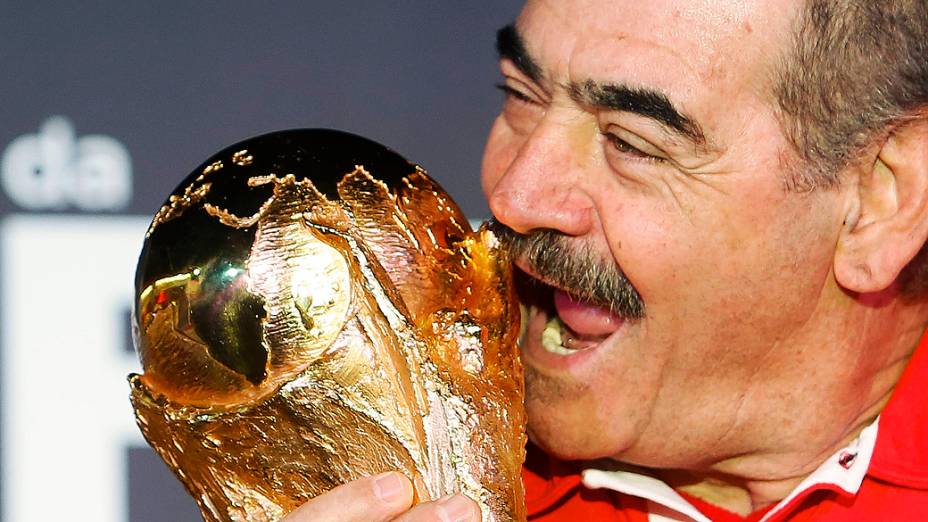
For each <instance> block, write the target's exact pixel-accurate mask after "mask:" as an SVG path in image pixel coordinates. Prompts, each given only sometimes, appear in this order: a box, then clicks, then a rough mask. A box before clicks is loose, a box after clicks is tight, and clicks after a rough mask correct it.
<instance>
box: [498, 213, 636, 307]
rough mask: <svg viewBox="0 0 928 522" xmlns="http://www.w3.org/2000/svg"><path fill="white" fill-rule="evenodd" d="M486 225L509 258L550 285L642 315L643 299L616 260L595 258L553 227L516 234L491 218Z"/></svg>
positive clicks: (577, 295)
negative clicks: (611, 261)
mask: <svg viewBox="0 0 928 522" xmlns="http://www.w3.org/2000/svg"><path fill="white" fill-rule="evenodd" d="M486 226H487V228H488V229H490V231H492V232H493V234H494V235H496V237H497V239H499V241H500V243H502V245H503V247H504V250H506V251H508V253H509V255H510V257H511V259H520V260H522V261H523V262H525V263H527V264H528V265H529V266H530V267H531V269H532V271H533V272H535V273H536V274H538V275H539V276H540V277H541V278H543V279H544V280H545V281H547V282H548V283H550V284H551V285H553V286H556V287H558V288H560V289H561V290H563V291H565V292H567V293H568V294H570V295H571V296H573V297H574V298H577V299H580V300H582V301H586V302H589V303H592V304H595V305H597V306H601V307H604V308H607V309H609V311H611V312H612V313H614V314H616V315H618V316H620V317H623V318H626V319H641V318H642V317H644V314H645V306H644V300H642V299H641V294H639V293H638V290H637V289H636V288H635V286H634V285H632V283H631V281H629V280H628V277H627V276H626V275H625V273H624V272H623V271H622V269H621V267H619V265H618V264H617V263H608V262H603V261H601V260H599V256H597V255H595V254H594V253H593V252H592V251H591V250H590V249H589V248H588V247H585V246H583V247H576V246H572V245H571V244H570V242H569V240H568V238H567V236H565V235H564V234H561V233H560V232H557V231H555V230H551V229H539V230H535V231H532V232H531V233H528V234H520V233H518V232H516V231H515V230H512V229H511V228H509V227H507V226H506V225H504V224H502V223H500V222H499V221H497V220H496V219H495V218H493V219H490V221H488V222H487V225H486Z"/></svg>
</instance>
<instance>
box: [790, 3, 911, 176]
mask: <svg viewBox="0 0 928 522" xmlns="http://www.w3.org/2000/svg"><path fill="white" fill-rule="evenodd" d="M795 27H796V29H795V31H794V34H793V37H794V42H793V44H792V45H791V46H790V50H789V51H788V52H787V54H786V56H785V57H784V60H783V63H782V64H781V65H780V67H778V68H777V74H776V77H775V78H774V95H775V97H776V100H777V102H778V104H779V110H780V111H781V123H782V125H783V127H784V131H785V133H786V135H787V137H788V139H789V140H790V141H791V142H792V144H793V146H794V147H795V150H796V152H797V154H798V156H799V157H800V158H801V159H802V160H803V161H802V162H801V165H799V166H797V168H795V169H791V171H792V172H791V179H790V180H788V183H789V185H790V187H791V188H795V189H800V190H811V189H814V188H817V187H833V186H836V185H837V184H838V172H839V171H840V170H841V169H842V168H843V167H845V166H847V165H848V164H849V163H850V162H852V161H854V160H855V159H857V154H858V153H859V152H860V151H861V150H862V149H863V148H864V147H865V146H866V145H868V144H870V143H871V142H872V141H873V140H874V139H876V138H878V137H880V136H882V135H885V133H886V132H887V131H888V130H889V129H890V128H891V127H892V125H893V124H895V123H898V122H899V121H900V120H901V119H903V118H905V117H906V116H907V115H910V114H912V113H913V112H914V111H916V110H918V109H919V108H921V107H922V106H924V105H928V2H926V1H925V0H888V1H874V0H806V5H805V6H804V9H802V12H801V13H800V14H799V16H798V18H797V20H796V26H795Z"/></svg>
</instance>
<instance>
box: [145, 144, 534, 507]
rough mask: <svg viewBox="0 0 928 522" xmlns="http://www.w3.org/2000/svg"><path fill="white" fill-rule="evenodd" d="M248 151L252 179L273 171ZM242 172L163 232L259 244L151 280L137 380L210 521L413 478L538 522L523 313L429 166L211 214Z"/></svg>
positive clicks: (307, 188)
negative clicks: (531, 510) (527, 460)
mask: <svg viewBox="0 0 928 522" xmlns="http://www.w3.org/2000/svg"><path fill="white" fill-rule="evenodd" d="M239 151H240V152H236V153H235V154H236V156H235V157H230V159H231V162H232V163H234V164H235V165H237V166H238V167H242V168H248V167H250V166H251V165H252V159H255V161H256V162H257V160H259V159H260V157H259V155H260V152H258V151H255V150H252V149H249V150H247V151H246V150H244V149H239ZM245 157H247V158H248V160H247V161H245V160H244V158H245ZM219 161H220V160H217V162H216V163H214V164H219V165H221V163H219ZM235 165H233V166H235ZM368 170H370V172H368ZM223 172H224V171H216V170H215V169H212V171H211V172H208V173H207V172H204V173H203V175H201V176H199V177H197V178H195V179H194V180H193V181H192V182H191V184H190V186H188V187H185V188H184V189H183V190H182V191H181V192H180V193H181V194H182V197H181V198H179V199H172V200H169V202H168V204H167V205H166V207H165V208H166V209H167V210H165V209H162V211H160V212H159V213H158V215H157V216H156V218H155V222H154V223H153V224H152V230H151V231H150V232H158V230H159V227H161V226H162V224H163V223H166V222H168V221H170V220H178V221H179V222H180V221H182V220H183V219H185V216H186V215H187V214H188V213H193V212H200V213H202V216H208V217H209V219H211V220H215V221H216V222H218V223H220V224H221V225H222V226H223V227H228V228H229V229H230V230H240V231H251V232H252V233H253V240H252V241H251V242H250V245H249V246H247V251H242V252H233V253H232V254H229V253H228V251H227V252H226V253H225V254H223V255H216V256H213V255H210V253H209V252H199V251H197V250H196V249H198V248H203V247H202V246H201V245H197V244H189V243H184V242H178V247H177V248H178V249H184V248H188V249H194V250H193V253H192V254H191V255H190V256H189V257H190V258H191V259H197V260H198V261H197V262H196V263H194V264H192V265H190V266H184V267H183V269H182V270H177V271H176V272H177V273H169V274H161V275H159V276H158V277H157V278H155V279H153V280H151V281H143V282H142V283H143V284H142V286H141V287H140V292H139V296H138V302H137V307H136V314H137V327H138V336H137V337H138V338H137V343H138V349H139V353H140V356H141V359H142V363H143V367H144V375H134V376H131V377H130V384H131V388H132V403H133V406H134V407H135V409H136V415H137V420H138V423H139V426H140V427H141V429H142V431H143V434H144V435H145V438H146V439H147V440H148V441H149V442H150V443H151V444H152V446H153V447H154V448H155V449H156V451H157V452H158V453H159V454H160V455H161V457H162V458H163V459H164V460H165V462H167V463H168V465H169V466H170V467H171V468H172V469H173V470H174V471H175V473H176V474H177V475H178V477H179V478H180V479H181V480H182V481H183V483H184V485H185V486H186V487H187V489H188V491H190V493H191V494H192V495H193V496H194V497H195V498H196V500H197V502H198V504H199V506H200V508H201V510H202V512H203V515H204V517H205V518H206V519H207V520H277V519H279V518H281V517H282V516H283V515H285V514H286V513H287V512H289V511H290V510H292V509H293V508H295V507H297V506H298V505H300V504H301V503H303V502H305V501H306V500H308V499H310V498H312V497H314V496H316V495H318V494H319V493H322V492H324V491H326V490H328V489H331V488H332V487H334V486H336V485H338V484H341V483H344V482H346V481H348V480H352V479H354V478H358V477H361V476H364V475H370V474H375V473H379V472H381V471H385V470H390V469H399V470H402V471H404V472H405V473H406V474H407V475H408V476H410V477H411V478H412V479H413V482H414V484H415V488H416V495H417V499H418V500H419V501H423V500H431V499H437V498H440V497H442V496H445V495H447V494H449V493H453V492H463V493H465V494H467V495H468V496H470V497H471V498H473V499H475V500H477V501H478V503H480V504H481V507H482V510H483V513H484V520H486V521H490V520H524V518H525V515H524V506H523V497H522V490H521V480H520V468H521V463H522V459H523V451H524V450H523V448H524V442H525V438H524V432H523V424H524V414H523V410H522V370H521V366H520V363H519V361H518V356H517V352H516V351H515V342H516V335H517V333H518V328H519V315H518V313H519V312H518V307H517V305H516V303H515V300H514V297H513V295H512V290H511V281H510V274H509V271H508V262H507V260H506V259H505V256H504V255H503V253H502V252H501V251H499V249H498V248H497V245H496V242H495V239H494V237H493V236H492V234H491V233H490V232H489V231H486V230H481V231H479V232H473V231H471V230H470V227H469V225H468V224H467V221H466V220H465V219H464V217H463V215H462V214H461V213H460V211H459V210H458V209H457V207H456V206H455V205H454V203H453V202H452V201H451V200H450V198H449V197H448V196H447V194H445V193H444V191H443V190H442V189H441V188H440V187H438V186H437V185H436V184H435V183H434V182H432V181H431V180H430V179H429V178H428V177H427V176H426V175H425V173H424V172H423V171H421V170H418V169H416V170H411V171H410V173H409V175H408V176H406V177H405V178H403V179H402V182H401V183H398V184H395V185H394V186H388V185H387V184H386V183H384V182H382V181H380V180H378V179H377V177H376V174H377V171H376V165H366V166H357V167H356V168H355V169H354V170H353V171H351V172H348V173H347V174H344V175H343V177H342V179H341V181H340V182H339V183H338V184H337V196H338V197H337V198H336V197H332V196H331V195H329V196H326V195H324V194H323V193H321V192H320V191H319V190H317V188H316V186H315V185H314V183H313V182H312V181H311V180H310V179H309V178H306V177H303V178H298V177H297V176H294V175H292V174H287V175H279V174H276V173H272V172H260V171H259V172H254V173H253V174H254V175H253V176H250V177H249V178H248V183H247V187H241V188H240V189H241V190H242V191H247V190H249V189H257V188H261V187H264V188H268V187H270V188H271V189H272V190H271V191H270V192H269V194H270V195H269V196H268V197H267V198H266V199H265V200H264V201H259V202H256V204H255V205H254V207H255V208H257V209H258V210H257V212H256V213H255V214H253V215H246V216H238V215H236V214H235V212H234V211H231V210H228V209H227V208H224V207H223V206H222V205H223V201H225V200H223V199H222V198H219V199H217V200H216V201H215V202H208V201H207V200H208V199H209V197H210V194H209V192H210V190H211V188H210V185H209V183H207V182H205V181H204V179H203V178H204V176H206V175H207V174H208V175H209V176H221V175H223ZM326 175H334V174H333V173H327V174H326ZM224 190H228V189H224ZM236 190H238V189H236ZM265 194H266V193H265ZM184 198H186V199H184ZM180 199H184V200H183V201H181V202H180V203H178V201H180ZM226 199H228V198H226ZM182 224H183V223H175V224H174V226H175V227H181V225H182ZM177 229H178V230H181V229H182V227H181V228H177ZM171 230H174V229H171ZM249 237H251V236H249ZM169 239H170V238H169ZM154 240H158V241H163V240H164V239H163V238H161V237H159V236H158V234H157V233H156V234H152V233H150V234H149V241H154ZM145 262H146V258H145V257H144V255H143V260H142V263H143V264H144V263H145ZM140 273H145V272H144V271H143V270H142V267H140Z"/></svg>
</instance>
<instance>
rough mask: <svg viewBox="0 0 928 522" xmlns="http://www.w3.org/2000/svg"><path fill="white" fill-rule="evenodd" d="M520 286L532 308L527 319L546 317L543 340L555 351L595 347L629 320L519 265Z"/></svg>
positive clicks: (522, 298)
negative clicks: (576, 295) (549, 282)
mask: <svg viewBox="0 0 928 522" xmlns="http://www.w3.org/2000/svg"><path fill="white" fill-rule="evenodd" d="M516 289H517V291H518V293H519V299H520V301H521V302H522V303H523V304H524V305H526V306H527V307H528V309H529V311H530V312H529V313H530V314H531V316H530V317H529V318H528V319H527V320H528V321H540V320H543V321H545V324H544V327H543V329H542V331H541V339H540V344H541V347H542V348H543V349H544V350H545V351H546V352H548V353H551V354H556V355H562V356H566V355H573V354H576V353H579V352H582V351H586V350H590V349H593V348H595V347H597V346H599V344H600V343H602V341H603V340H605V339H606V338H607V337H609V336H610V335H612V334H613V333H614V332H615V331H616V330H618V329H619V328H620V327H621V326H622V324H624V322H625V321H624V319H622V318H621V317H619V316H618V315H616V314H614V313H612V312H611V311H609V310H608V309H607V308H605V307H602V306H598V305H594V304H591V303H588V302H584V301H582V300H579V299H577V298H575V297H573V296H572V295H571V294H570V293H569V292H567V291H565V290H563V289H560V288H558V287H556V286H553V285H551V284H548V283H547V282H545V281H543V280H542V279H541V278H539V277H536V276H534V275H533V274H531V273H530V272H529V271H528V270H527V269H525V268H523V267H522V266H519V265H517V266H516ZM533 332H537V329H536V328H530V327H529V328H527V329H526V332H525V334H526V335H531V334H532V333H533ZM536 335H537V333H536ZM523 341H524V340H523Z"/></svg>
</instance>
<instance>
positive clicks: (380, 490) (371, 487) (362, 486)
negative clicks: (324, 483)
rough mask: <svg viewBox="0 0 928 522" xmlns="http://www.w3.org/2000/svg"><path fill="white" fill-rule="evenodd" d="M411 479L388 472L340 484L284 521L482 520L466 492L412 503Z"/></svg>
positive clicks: (443, 521)
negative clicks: (410, 507) (420, 502)
mask: <svg viewBox="0 0 928 522" xmlns="http://www.w3.org/2000/svg"><path fill="white" fill-rule="evenodd" d="M412 496H413V490H412V482H410V481H409V479H408V478H406V476H405V475H403V474H402V473H397V472H395V471H394V472H389V473H383V474H380V475H377V476H374V477H365V478H362V479H358V480H355V481H354V482H349V483H347V484H344V485H341V486H339V487H337V488H335V489H333V490H331V491H329V492H327V493H324V494H322V495H319V496H318V497H316V498H314V499H312V500H310V501H309V502H307V503H305V504H303V505H302V506H300V507H299V508H297V509H296V510H294V511H293V512H292V513H290V514H289V515H287V516H286V517H285V518H284V519H283V521H281V522H317V521H325V522H329V521H332V522H336V521H337V522H369V521H374V522H386V521H388V520H392V521H395V522H417V521H423V522H424V521H440V522H479V521H480V508H479V507H478V506H477V504H476V503H475V502H474V501H473V500H471V499H469V498H467V497H465V496H464V495H452V496H450V497H445V498H443V499H439V500H436V501H433V502H424V503H422V504H419V505H417V506H416V507H414V508H412V509H409V506H411V505H412Z"/></svg>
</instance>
